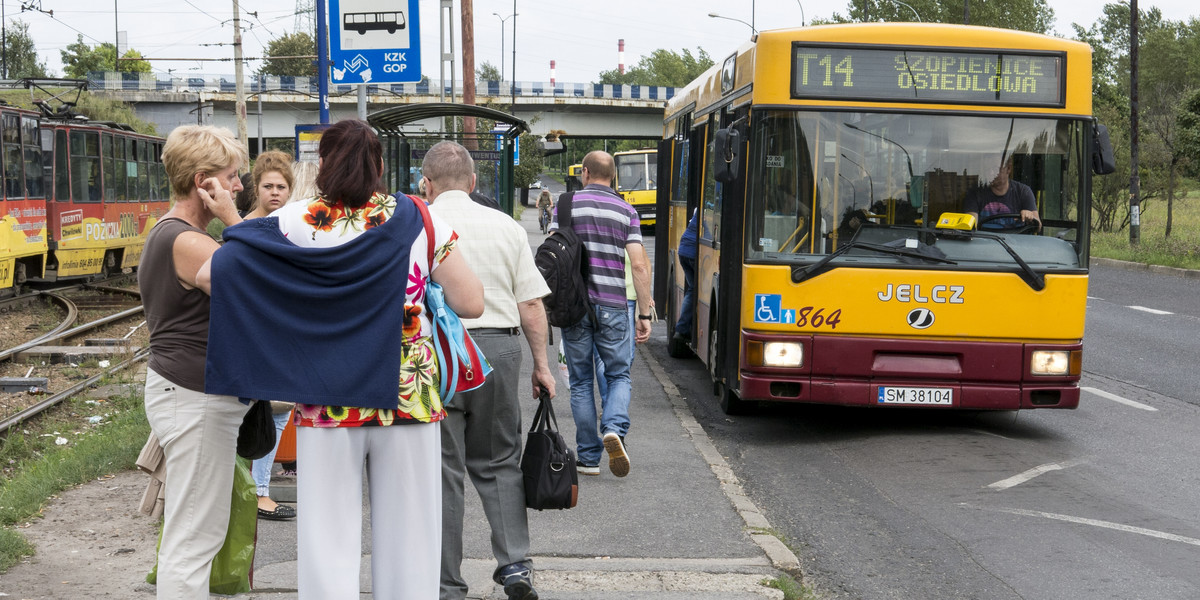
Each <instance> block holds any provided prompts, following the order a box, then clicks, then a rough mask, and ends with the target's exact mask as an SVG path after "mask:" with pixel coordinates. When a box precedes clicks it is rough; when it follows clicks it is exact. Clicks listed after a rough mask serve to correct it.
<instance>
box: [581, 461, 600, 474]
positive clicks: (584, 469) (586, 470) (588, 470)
mask: <svg viewBox="0 0 1200 600" xmlns="http://www.w3.org/2000/svg"><path fill="white" fill-rule="evenodd" d="M575 472H576V473H579V474H580V475H599V474H600V465H585V464H577V465H575Z"/></svg>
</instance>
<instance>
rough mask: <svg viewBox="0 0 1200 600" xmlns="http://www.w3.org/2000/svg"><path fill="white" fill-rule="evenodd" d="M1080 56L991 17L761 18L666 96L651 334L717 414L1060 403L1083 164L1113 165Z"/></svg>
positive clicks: (1071, 354)
mask: <svg viewBox="0 0 1200 600" xmlns="http://www.w3.org/2000/svg"><path fill="white" fill-rule="evenodd" d="M1091 68H1092V62H1091V48H1089V47H1088V46H1087V45H1086V44H1083V43H1080V42H1074V41H1069V40H1064V39H1059V38H1054V37H1048V36H1042V35H1036V34H1030V33H1024V32H1018V31H1010V30H999V29H990V28H982V27H971V26H957V25H940V24H898V23H871V24H851V25H830V26H820V27H807V28H798V29H781V30H774V31H765V32H760V33H759V34H758V36H757V37H756V38H755V39H753V40H751V41H750V42H748V43H746V44H745V45H743V46H742V47H741V48H739V49H738V50H737V51H736V52H735V53H733V54H731V55H730V56H729V57H728V58H727V59H725V60H724V61H723V62H722V63H720V64H717V65H715V66H714V67H713V68H712V69H710V70H709V71H708V72H707V73H705V74H704V75H702V76H701V77H700V78H698V79H697V80H696V81H694V82H692V83H691V84H690V85H688V86H687V87H685V88H683V90H682V91H680V92H678V93H677V94H676V95H675V97H674V98H672V100H671V101H670V102H669V103H668V105H667V109H666V114H665V121H664V125H665V126H664V135H663V141H662V142H661V144H660V146H659V152H660V154H662V155H663V156H664V157H665V158H664V160H669V161H670V164H669V168H667V169H664V171H663V172H664V176H663V179H664V181H662V182H660V185H659V197H658V202H659V205H660V207H659V209H660V210H659V215H660V218H661V219H663V220H666V221H668V223H666V224H665V227H664V231H665V234H662V235H660V237H659V239H658V242H657V243H658V244H659V246H658V248H657V253H656V260H658V261H659V262H658V264H656V269H655V271H656V273H655V276H656V278H657V279H656V285H655V289H656V290H657V292H658V293H659V294H660V296H659V298H658V300H657V303H658V305H659V306H665V307H666V309H667V310H666V313H667V315H666V322H667V324H668V339H669V340H670V341H669V345H668V351H669V353H670V354H671V355H672V356H675V357H684V356H690V355H691V354H695V355H696V356H697V357H699V358H700V360H702V361H703V362H704V363H706V365H707V366H708V370H709V371H710V373H711V376H712V379H713V384H714V386H713V387H714V392H715V393H716V394H717V395H718V397H719V402H720V405H721V407H722V408H723V409H724V410H725V411H726V412H727V413H736V412H739V411H743V410H746V409H748V408H750V407H751V403H754V402H759V401H770V402H807V403H824V404H837V405H850V406H864V407H865V406H871V407H897V406H920V407H929V408H942V409H958V408H963V409H1002V410H1017V409H1026V408H1075V407H1076V406H1077V405H1078V402H1079V377H1080V368H1081V358H1082V350H1083V345H1082V342H1083V329H1084V309H1085V306H1086V302H1087V287H1088V241H1089V237H1088V234H1089V217H1090V212H1091V205H1090V194H1091V176H1092V171H1093V170H1095V172H1096V173H1105V172H1111V170H1112V164H1111V163H1112V151H1111V148H1110V147H1109V146H1108V141H1107V140H1108V138H1107V130H1106V129H1104V127H1103V126H1101V125H1099V124H1097V123H1096V122H1095V120H1094V119H1093V118H1092V115H1091V111H1092V97H1091V90H1092V85H1091ZM1001 180H1003V181H1001ZM1010 192H1011V197H1010V196H1009V194H1010ZM1012 198H1017V199H1019V200H1022V201H1023V202H1024V203H1025V204H1032V206H1022V205H1021V204H1020V203H1016V202H1009V200H1011V199H1012ZM996 200H1002V202H1000V204H999V205H998V204H997V203H996ZM1001 205H1006V206H1008V208H1000V206H1001ZM1018 207H1019V208H1026V209H1034V208H1035V209H1036V215H1035V214H1033V213H1032V212H1030V213H1026V216H1025V217H1023V216H1022V214H1019V213H1018V210H1019V208H1018ZM697 209H698V210H699V215H700V219H699V223H700V226H699V235H698V237H699V243H698V248H697V254H698V256H697V260H696V280H695V281H696V285H695V293H696V298H695V302H694V303H693V305H694V306H695V311H694V315H693V316H694V318H693V326H692V328H691V329H690V330H688V331H675V330H674V329H675V323H676V320H677V319H678V318H679V316H680V315H679V310H680V308H679V307H680V306H681V305H682V304H683V302H682V300H683V295H684V293H685V290H684V288H685V284H684V281H685V278H684V274H683V272H682V270H683V267H682V263H681V262H680V261H679V259H678V256H677V253H678V250H679V243H680V238H681V236H682V235H683V232H684V228H685V226H686V224H687V222H688V219H689V216H690V215H691V214H692V212H693V210H697ZM1034 216H1036V218H1037V219H1040V223H1039V222H1038V221H1035V220H1032V217H1034ZM1025 218H1028V219H1030V220H1028V221H1026V220H1023V219H1025ZM1039 225H1040V227H1039Z"/></svg>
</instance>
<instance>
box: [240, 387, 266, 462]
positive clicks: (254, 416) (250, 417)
mask: <svg viewBox="0 0 1200 600" xmlns="http://www.w3.org/2000/svg"><path fill="white" fill-rule="evenodd" d="M274 449H275V418H274V417H272V416H271V403H270V402H267V401H266V400H258V401H255V402H254V404H251V405H250V410H248V411H246V416H244V417H242V425H241V427H238V438H237V453H238V456H241V457H242V458H248V459H250V460H258V459H260V458H262V457H264V456H266V455H268V454H270V453H271V450H274Z"/></svg>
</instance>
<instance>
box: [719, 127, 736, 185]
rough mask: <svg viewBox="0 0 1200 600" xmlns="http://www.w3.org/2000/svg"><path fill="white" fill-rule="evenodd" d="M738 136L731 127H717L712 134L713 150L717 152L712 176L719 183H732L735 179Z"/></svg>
mask: <svg viewBox="0 0 1200 600" xmlns="http://www.w3.org/2000/svg"><path fill="white" fill-rule="evenodd" d="M740 138H741V136H739V135H738V131H737V129H735V128H732V127H730V128H726V129H718V130H717V132H716V133H715V134H713V151H714V152H716V153H717V156H716V160H714V161H713V169H714V173H713V177H714V178H715V179H716V180H717V181H719V182H721V183H733V181H734V180H735V179H737V176H738V152H740V150H741V139H740Z"/></svg>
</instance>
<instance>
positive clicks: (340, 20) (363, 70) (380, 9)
mask: <svg viewBox="0 0 1200 600" xmlns="http://www.w3.org/2000/svg"><path fill="white" fill-rule="evenodd" d="M318 1H320V0H318ZM417 4H418V2H417V0H329V79H330V81H331V82H333V83H334V84H346V83H404V82H409V81H420V80H421V34H420V27H419V23H420V18H419V13H418V10H417Z"/></svg>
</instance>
